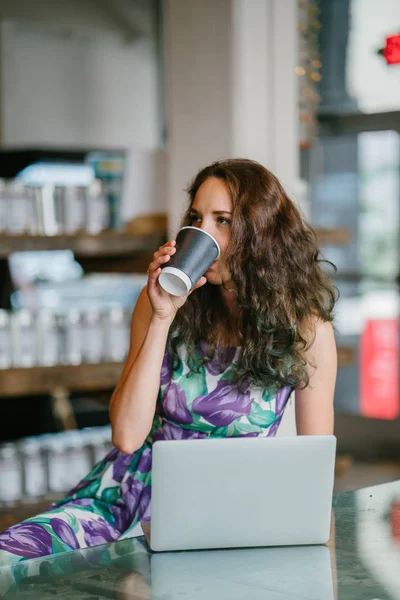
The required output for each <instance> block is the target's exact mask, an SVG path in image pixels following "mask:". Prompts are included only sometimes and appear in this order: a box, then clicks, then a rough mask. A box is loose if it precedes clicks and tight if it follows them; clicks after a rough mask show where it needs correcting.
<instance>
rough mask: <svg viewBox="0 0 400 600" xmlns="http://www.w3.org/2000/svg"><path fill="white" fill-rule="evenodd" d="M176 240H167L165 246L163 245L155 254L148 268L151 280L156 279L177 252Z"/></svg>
mask: <svg viewBox="0 0 400 600" xmlns="http://www.w3.org/2000/svg"><path fill="white" fill-rule="evenodd" d="M175 245H176V242H175V240H171V241H170V242H167V243H166V244H164V245H163V246H161V247H160V248H159V249H158V250H157V252H154V254H153V260H152V262H151V263H150V265H149V268H148V269H147V273H148V275H149V280H150V279H152V280H155V279H157V277H158V276H159V275H160V273H161V267H162V266H163V265H165V264H166V263H167V262H168V261H169V260H170V258H171V256H172V255H173V254H175V252H176V248H175Z"/></svg>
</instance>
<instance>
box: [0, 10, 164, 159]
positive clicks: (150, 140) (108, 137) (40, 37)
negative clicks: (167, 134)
mask: <svg viewBox="0 0 400 600" xmlns="http://www.w3.org/2000/svg"><path fill="white" fill-rule="evenodd" d="M96 6H97V3H89V2H81V3H80V2H77V1H76V0H75V2H72V1H68V2H67V1H66V0H57V1H53V2H50V0H38V1H37V2H23V1H22V0H13V2H10V1H9V2H4V1H3V2H0V15H1V16H2V17H3V21H2V24H1V144H2V145H3V146H8V147H10V146H26V145H30V146H35V145H36V146H37V145H42V146H52V147H54V146H57V147H60V146H63V147H82V146H85V147H88V146H94V147H104V148H124V147H127V148H131V147H133V146H134V147H144V148H157V147H158V146H159V145H160V137H161V123H160V111H159V94H160V93H161V90H160V89H159V73H158V64H157V61H158V59H157V46H156V35H155V28H154V23H153V25H152V21H151V18H150V17H151V15H149V11H148V10H147V12H146V5H145V4H143V3H142V4H140V3H139V5H138V6H139V8H142V10H141V11H139V13H138V14H137V15H136V13H135V14H132V19H131V22H130V21H129V20H128V19H125V20H122V21H121V18H120V15H119V16H118V18H117V19H116V20H113V18H112V12H110V13H107V12H102V11H101V10H97V9H96ZM121 6H122V5H121ZM124 6H125V5H124ZM148 6H150V3H149V5H148ZM136 12H137V11H136ZM118 19H119V20H118ZM134 31H140V35H139V36H138V37H134V38H133V39H132V40H131V41H129V42H128V41H126V40H127V37H129V35H130V32H134Z"/></svg>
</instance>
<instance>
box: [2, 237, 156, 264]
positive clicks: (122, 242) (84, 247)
mask: <svg viewBox="0 0 400 600" xmlns="http://www.w3.org/2000/svg"><path fill="white" fill-rule="evenodd" d="M163 243H165V235H164V234H162V233H159V232H157V233H155V234H149V235H144V236H136V235H134V234H132V233H130V232H118V231H106V232H103V233H100V234H98V235H90V234H88V233H81V234H79V235H54V236H43V235H38V236H32V235H0V258H3V259H4V258H7V256H8V255H9V254H10V253H12V252H25V251H41V250H67V249H70V250H72V251H73V253H74V254H75V255H76V256H82V257H98V256H107V257H112V256H128V255H133V254H138V253H140V252H149V251H154V249H157V247H158V246H160V245H161V244H163Z"/></svg>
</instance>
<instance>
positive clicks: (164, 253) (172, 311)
mask: <svg viewBox="0 0 400 600" xmlns="http://www.w3.org/2000/svg"><path fill="white" fill-rule="evenodd" d="M175 252H176V241H175V240H171V241H169V242H167V243H166V244H164V245H163V246H161V247H160V248H159V249H158V250H157V252H155V253H154V254H153V260H152V262H151V263H150V265H149V268H148V270H147V273H148V276H149V279H148V284H147V295H148V297H149V300H150V303H151V306H152V308H153V316H154V317H156V318H157V319H161V320H170V321H173V320H174V318H175V315H176V312H177V311H178V310H179V309H180V308H181V307H182V306H183V305H184V304H185V302H186V300H187V298H188V296H189V294H191V293H192V292H193V291H194V290H196V289H198V288H199V287H201V286H202V285H204V284H205V283H206V282H207V279H206V278H205V277H201V279H200V280H199V281H198V282H197V284H196V285H195V286H194V287H193V289H192V290H191V291H190V292H189V293H188V294H186V295H184V296H173V295H172V294H169V293H168V292H166V291H165V290H164V289H163V288H162V287H161V285H160V284H159V282H158V278H159V276H160V274H161V270H162V267H164V266H165V265H166V264H167V263H168V262H169V260H170V258H171V256H172V255H173V254H175Z"/></svg>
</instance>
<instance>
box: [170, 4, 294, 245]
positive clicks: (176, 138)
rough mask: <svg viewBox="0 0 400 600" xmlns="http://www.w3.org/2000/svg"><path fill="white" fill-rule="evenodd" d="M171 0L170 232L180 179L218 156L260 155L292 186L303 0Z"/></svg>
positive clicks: (179, 205) (179, 206)
mask: <svg viewBox="0 0 400 600" xmlns="http://www.w3.org/2000/svg"><path fill="white" fill-rule="evenodd" d="M165 7H166V28H165V31H166V36H165V44H166V99H167V133H168V168H167V177H168V196H169V219H170V229H171V234H172V233H173V232H174V231H175V230H176V228H177V226H178V223H179V220H180V216H181V214H182V213H183V210H184V206H185V201H186V196H185V193H184V187H185V186H186V184H187V182H188V181H189V180H190V179H191V178H192V177H193V176H194V175H195V174H196V172H197V171H198V170H199V169H200V168H202V167H203V166H205V165H207V164H209V163H210V162H212V161H214V160H217V159H220V158H224V157H232V156H236V157H243V158H251V159H255V160H258V161H259V162H261V163H262V164H263V165H265V166H266V167H267V168H269V169H270V170H271V171H273V172H274V173H275V174H276V175H277V176H278V177H279V178H280V180H281V181H282V183H283V185H284V186H285V188H286V189H287V190H288V192H289V193H290V194H292V193H293V192H294V191H295V189H296V187H297V182H298V178H299V142H298V139H299V138H298V119H299V112H298V95H297V79H296V74H295V67H296V64H297V61H298V48H297V43H298V36H297V0H218V2H215V1H214V0H202V1H201V2H199V1H198V0H166V1H165Z"/></svg>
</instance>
